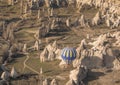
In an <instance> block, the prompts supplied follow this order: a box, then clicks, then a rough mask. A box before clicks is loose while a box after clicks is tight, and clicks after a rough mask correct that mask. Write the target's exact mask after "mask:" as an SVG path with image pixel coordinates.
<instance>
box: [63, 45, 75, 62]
mask: <svg viewBox="0 0 120 85" xmlns="http://www.w3.org/2000/svg"><path fill="white" fill-rule="evenodd" d="M61 57H62V59H63V60H64V61H66V62H67V63H68V64H69V63H70V62H72V61H73V60H74V59H75V58H76V50H75V49H74V48H69V47H66V48H64V49H63V50H62V52H61Z"/></svg>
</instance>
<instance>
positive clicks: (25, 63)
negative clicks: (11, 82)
mask: <svg viewBox="0 0 120 85" xmlns="http://www.w3.org/2000/svg"><path fill="white" fill-rule="evenodd" d="M29 58H30V56H29V55H27V58H26V59H25V61H24V62H23V65H24V67H23V71H24V69H25V68H28V69H29V70H31V71H33V72H34V73H36V74H38V75H40V72H38V71H36V70H35V69H33V68H31V67H30V66H28V65H27V61H28V60H29Z"/></svg>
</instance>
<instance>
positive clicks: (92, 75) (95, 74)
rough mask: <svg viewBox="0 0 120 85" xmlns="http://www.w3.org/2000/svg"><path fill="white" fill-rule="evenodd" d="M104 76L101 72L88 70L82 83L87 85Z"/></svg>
mask: <svg viewBox="0 0 120 85" xmlns="http://www.w3.org/2000/svg"><path fill="white" fill-rule="evenodd" d="M104 75H105V74H104V73H103V72H94V71H91V70H89V71H88V74H87V77H86V78H85V79H84V80H83V82H84V83H85V85H88V82H90V81H93V80H97V79H99V77H100V76H104Z"/></svg>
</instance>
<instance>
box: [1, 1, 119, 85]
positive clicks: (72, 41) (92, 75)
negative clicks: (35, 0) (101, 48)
mask: <svg viewBox="0 0 120 85" xmlns="http://www.w3.org/2000/svg"><path fill="white" fill-rule="evenodd" d="M75 10H76V9H75V8H73V7H68V8H59V9H55V12H56V14H59V15H68V14H69V15H72V16H73V19H74V18H75V17H79V16H80V15H81V14H85V17H86V18H89V19H91V18H92V17H93V16H94V15H95V13H96V12H97V11H98V10H97V9H95V8H91V9H87V8H86V9H85V10H83V11H82V12H81V13H77V12H76V11H75ZM35 15H37V12H36V11H35V10H34V12H33V13H32V16H30V17H31V18H30V19H28V20H24V21H22V22H21V23H20V25H18V27H17V28H19V31H17V32H15V37H16V39H17V40H18V41H19V42H23V43H27V44H28V46H31V45H33V44H34V41H35V40H34V37H33V34H34V33H35V32H36V31H37V29H38V27H39V25H40V23H39V22H37V19H36V17H37V16H35ZM3 20H7V21H9V22H18V21H21V20H20V7H19V4H16V5H15V6H7V4H6V0H5V1H4V2H0V21H3ZM61 29H62V28H61ZM111 30H112V29H109V28H107V27H106V26H105V25H101V26H96V27H94V28H73V29H72V30H71V31H64V32H58V31H55V32H50V34H49V36H47V37H46V38H48V39H49V41H50V42H53V40H57V41H58V45H59V46H60V47H61V48H62V47H65V46H71V47H77V46H78V44H79V43H80V41H81V40H82V39H83V38H86V34H90V36H91V37H97V36H98V35H99V34H101V33H106V32H109V31H111ZM0 43H2V44H3V47H1V50H0V55H1V56H2V51H3V50H4V49H5V48H6V42H5V41H4V40H3V39H2V38H0ZM43 44H44V46H45V45H46V42H45V38H43ZM37 53H38V52H32V53H30V59H29V61H28V62H27V64H28V65H29V66H31V67H32V68H34V69H35V70H37V71H39V70H40V67H42V68H43V74H44V75H45V76H52V77H55V76H57V75H61V76H63V77H64V78H66V79H65V80H59V84H60V85H64V84H65V82H66V81H67V80H68V77H69V76H68V74H69V71H70V69H73V68H72V67H69V68H68V69H66V70H63V69H60V68H59V67H58V64H59V62H60V61H59V60H55V61H54V62H45V63H40V61H39V57H38V54H37ZM25 58H26V56H20V57H18V58H16V59H15V61H13V63H11V64H9V65H8V67H9V68H11V66H15V68H16V69H17V71H18V72H19V73H20V74H22V73H32V72H31V71H29V70H28V69H25V71H24V72H23V62H24V60H25ZM119 75H120V72H119V71H115V72H107V71H106V70H105V69H100V70H93V71H92V72H89V74H88V77H87V78H86V79H85V80H84V81H85V83H86V84H87V85H107V84H108V85H120V78H119ZM23 85H26V84H23Z"/></svg>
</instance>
